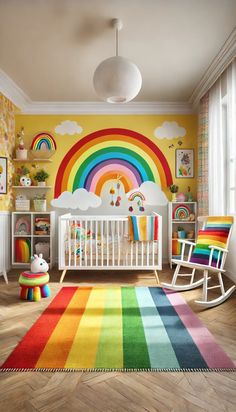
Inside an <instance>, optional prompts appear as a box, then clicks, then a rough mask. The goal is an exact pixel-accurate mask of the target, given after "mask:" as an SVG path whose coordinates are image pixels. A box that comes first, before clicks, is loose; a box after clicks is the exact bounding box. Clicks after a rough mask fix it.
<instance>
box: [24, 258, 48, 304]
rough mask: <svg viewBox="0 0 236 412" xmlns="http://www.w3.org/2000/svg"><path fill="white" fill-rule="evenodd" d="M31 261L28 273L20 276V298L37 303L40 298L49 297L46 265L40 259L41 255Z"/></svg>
mask: <svg viewBox="0 0 236 412" xmlns="http://www.w3.org/2000/svg"><path fill="white" fill-rule="evenodd" d="M32 259H33V261H32V263H31V268H30V271H25V272H22V273H21V274H20V278H19V284H20V287H21V292H20V298H21V299H24V300H30V301H36V302H39V301H40V300H41V298H48V297H49V296H50V295H51V291H50V287H49V285H48V282H49V274H48V273H47V271H48V264H47V262H46V261H45V260H44V259H42V254H40V255H39V256H38V255H34V257H33V258H32Z"/></svg>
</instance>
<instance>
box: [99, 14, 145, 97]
mask: <svg viewBox="0 0 236 412" xmlns="http://www.w3.org/2000/svg"><path fill="white" fill-rule="evenodd" d="M112 26H113V27H114V28H115V30H116V55H115V56H114V57H110V58H109V59H106V60H103V61H102V62H101V63H100V64H99V66H98V67H97V68H96V70H95V73H94V76H93V85H94V89H95V91H96V93H97V95H98V97H100V98H101V99H102V100H105V101H106V102H108V103H127V102H129V101H130V100H133V99H134V98H135V96H137V94H138V93H139V91H140V89H141V86H142V76H141V73H140V71H139V69H138V67H137V66H136V65H135V64H134V63H132V62H131V61H130V60H127V59H125V58H124V57H121V56H118V32H119V31H120V30H121V29H122V26H123V25H122V21H121V20H120V19H113V20H112Z"/></svg>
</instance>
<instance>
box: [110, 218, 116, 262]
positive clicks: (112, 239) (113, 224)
mask: <svg viewBox="0 0 236 412" xmlns="http://www.w3.org/2000/svg"><path fill="white" fill-rule="evenodd" d="M114 226H115V222H111V241H112V266H115V237H114Z"/></svg>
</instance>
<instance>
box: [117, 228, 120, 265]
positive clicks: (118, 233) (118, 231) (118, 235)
mask: <svg viewBox="0 0 236 412" xmlns="http://www.w3.org/2000/svg"><path fill="white" fill-rule="evenodd" d="M117 242H118V257H117V265H118V266H120V222H119V220H118V221H117Z"/></svg>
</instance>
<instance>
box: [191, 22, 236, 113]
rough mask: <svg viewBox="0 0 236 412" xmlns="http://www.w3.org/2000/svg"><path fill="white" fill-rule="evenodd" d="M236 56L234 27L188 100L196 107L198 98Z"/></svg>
mask: <svg viewBox="0 0 236 412" xmlns="http://www.w3.org/2000/svg"><path fill="white" fill-rule="evenodd" d="M235 57H236V27H235V28H234V30H233V31H232V33H231V34H230V36H229V37H228V39H227V40H226V42H225V43H224V45H223V47H222V48H221V49H220V51H219V53H218V54H217V55H216V57H215V58H214V59H213V61H212V62H211V64H210V66H209V67H208V69H207V71H206V72H205V74H204V75H203V77H202V78H201V80H200V82H199V83H198V85H197V86H196V87H195V89H194V91H193V93H192V95H191V97H190V99H189V102H190V103H191V104H192V105H193V106H194V107H196V106H197V105H198V103H199V101H200V99H201V98H202V97H203V96H204V94H206V93H207V91H208V90H209V89H210V88H211V87H212V86H213V84H214V83H215V82H216V80H217V79H218V78H219V77H220V75H221V74H222V73H223V71H224V70H225V69H226V68H227V66H228V65H229V64H230V63H231V62H232V60H233V59H234V58H235Z"/></svg>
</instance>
